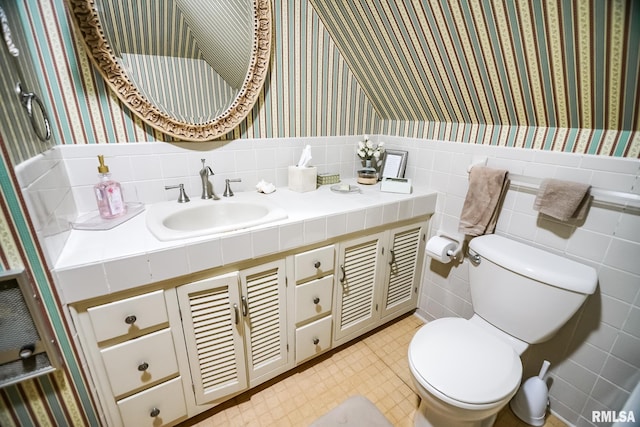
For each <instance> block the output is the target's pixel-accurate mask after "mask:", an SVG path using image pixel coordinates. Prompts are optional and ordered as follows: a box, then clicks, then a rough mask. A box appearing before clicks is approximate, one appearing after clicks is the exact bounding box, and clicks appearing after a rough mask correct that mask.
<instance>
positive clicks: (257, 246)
mask: <svg viewBox="0 0 640 427" xmlns="http://www.w3.org/2000/svg"><path fill="white" fill-rule="evenodd" d="M343 182H345V183H350V184H355V182H354V180H343ZM359 187H360V188H361V190H362V192H361V193H349V194H340V193H336V192H333V191H331V189H330V186H329V185H325V186H321V187H320V188H318V189H317V190H315V191H311V192H307V193H296V192H293V191H290V190H289V189H287V188H278V189H277V191H276V192H274V193H272V194H268V195H265V194H261V193H258V192H240V193H236V196H235V197H234V198H233V199H234V200H236V201H237V200H246V201H251V200H260V199H261V198H268V200H269V202H270V203H273V204H276V205H278V206H280V207H281V208H283V209H284V210H286V211H287V214H288V218H287V219H285V220H280V221H277V222H272V223H269V224H264V225H261V226H256V227H252V228H246V229H241V230H236V231H233V232H226V233H220V234H216V235H209V236H201V237H194V238H189V239H182V240H173V241H168V242H162V241H160V240H158V239H157V238H156V237H155V236H153V235H152V234H151V233H150V232H149V230H148V229H147V227H146V224H145V218H146V211H145V212H143V213H141V214H139V215H137V216H136V217H134V218H132V219H130V220H128V221H127V222H125V223H123V224H121V225H119V226H117V227H115V228H113V229H111V230H105V231H83V230H73V231H72V232H71V234H70V236H69V238H68V240H67V242H66V244H65V247H64V249H63V251H62V254H61V256H60V257H59V259H58V262H57V263H56V265H55V268H54V269H53V272H54V276H55V278H56V284H57V286H58V289H59V291H60V293H61V296H62V298H63V300H64V303H67V304H68V303H73V302H78V301H82V300H85V299H90V298H95V297H99V296H104V295H108V294H112V293H115V292H119V291H123V290H128V289H133V288H135V287H138V286H144V285H147V284H151V283H154V282H158V281H161V280H166V279H171V278H174V277H179V276H183V275H187V274H191V273H196V272H198V271H202V270H206V269H210V268H215V267H220V266H224V265H229V264H233V263H236V262H239V261H243V260H249V259H253V258H258V257H261V256H265V255H269V254H275V253H278V252H284V251H287V250H291V249H294V248H296V247H301V246H305V245H310V244H314V243H320V242H323V241H325V240H327V239H331V238H335V237H338V236H341V235H346V234H350V233H354V232H358V231H362V230H365V229H369V228H372V227H377V226H381V225H385V224H391V223H394V222H398V221H403V220H408V219H411V218H416V217H420V216H424V215H430V214H433V213H434V212H435V207H436V192H434V191H432V190H429V189H425V188H415V187H414V188H413V192H412V194H397V193H383V192H381V191H380V184H377V185H373V186H366V185H360V186H359ZM221 199H222V200H220V201H211V203H224V202H225V199H224V198H221ZM176 203H177V202H176Z"/></svg>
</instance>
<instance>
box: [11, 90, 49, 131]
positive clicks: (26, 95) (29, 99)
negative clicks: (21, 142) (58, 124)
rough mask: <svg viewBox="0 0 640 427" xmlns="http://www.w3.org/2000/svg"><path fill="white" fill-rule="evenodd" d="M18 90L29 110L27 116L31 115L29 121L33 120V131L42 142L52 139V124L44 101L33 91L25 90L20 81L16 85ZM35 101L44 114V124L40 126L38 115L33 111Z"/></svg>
mask: <svg viewBox="0 0 640 427" xmlns="http://www.w3.org/2000/svg"><path fill="white" fill-rule="evenodd" d="M16 92H17V93H18V96H19V97H20V103H21V104H22V106H23V107H24V109H25V110H26V111H27V117H29V121H30V122H31V127H32V128H33V131H34V132H35V133H36V136H37V137H38V139H39V140H40V141H42V142H46V141H48V140H50V139H51V126H50V124H49V116H47V110H45V108H44V104H43V103H42V101H40V98H38V95H36V94H35V93H33V92H25V91H24V90H23V89H22V85H21V84H20V82H18V84H17V85H16ZM34 103H35V105H36V106H37V107H38V109H39V110H40V115H41V116H42V126H40V125H39V124H38V122H37V120H36V117H35V114H34V111H33V104H34Z"/></svg>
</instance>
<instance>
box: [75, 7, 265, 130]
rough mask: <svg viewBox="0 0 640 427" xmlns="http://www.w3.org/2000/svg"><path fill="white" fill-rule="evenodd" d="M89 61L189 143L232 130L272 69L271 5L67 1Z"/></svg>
mask: <svg viewBox="0 0 640 427" xmlns="http://www.w3.org/2000/svg"><path fill="white" fill-rule="evenodd" d="M67 2H68V4H69V6H70V7H69V10H70V13H71V16H72V17H73V21H74V24H75V26H76V28H77V30H78V31H79V34H80V36H81V38H82V40H83V41H84V46H85V48H86V49H87V53H88V55H89V57H90V58H91V59H92V62H93V64H94V65H95V66H96V67H97V69H98V70H99V72H100V74H101V75H102V77H103V78H104V79H105V81H106V82H107V84H108V85H109V87H110V88H111V89H112V90H113V91H114V92H115V94H116V95H117V96H118V98H120V100H121V101H122V102H123V103H124V104H126V105H127V106H128V108H130V109H131V111H133V112H134V113H135V114H136V115H138V116H139V117H140V118H141V119H142V120H144V121H145V122H146V123H148V124H149V125H151V126H152V127H154V128H155V129H158V130H160V131H161V132H164V133H166V134H168V135H171V136H172V137H174V138H176V139H179V140H183V141H209V140H212V139H215V138H218V137H220V136H222V135H224V134H226V133H228V132H230V131H232V130H233V129H234V128H235V127H236V126H237V125H238V124H239V123H240V122H242V120H244V119H245V117H246V116H247V114H249V112H250V111H251V108H253V105H254V104H255V102H256V101H257V99H258V97H259V95H260V91H261V89H262V85H263V84H264V80H265V78H266V74H267V68H268V66H269V55H270V49H271V7H270V3H269V0H208V1H201V0H67Z"/></svg>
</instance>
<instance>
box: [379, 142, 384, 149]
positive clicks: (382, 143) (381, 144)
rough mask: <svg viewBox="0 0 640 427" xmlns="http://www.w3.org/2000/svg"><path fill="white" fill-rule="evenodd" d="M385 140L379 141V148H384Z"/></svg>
mask: <svg viewBox="0 0 640 427" xmlns="http://www.w3.org/2000/svg"><path fill="white" fill-rule="evenodd" d="M383 147H384V141H380V142H378V148H380V149H381V150H383V149H384V148H383Z"/></svg>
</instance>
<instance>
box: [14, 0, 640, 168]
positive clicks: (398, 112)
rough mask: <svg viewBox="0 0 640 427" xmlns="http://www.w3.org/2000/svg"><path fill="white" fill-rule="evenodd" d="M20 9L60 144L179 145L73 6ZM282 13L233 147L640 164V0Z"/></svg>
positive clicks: (58, 2) (415, 4)
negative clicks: (127, 95) (109, 67)
mask: <svg viewBox="0 0 640 427" xmlns="http://www.w3.org/2000/svg"><path fill="white" fill-rule="evenodd" d="M18 3H19V5H18V6H17V7H18V8H20V10H21V14H22V19H23V20H24V22H25V26H26V27H27V28H26V29H27V31H26V33H27V41H28V43H29V44H30V46H31V47H32V55H33V57H34V62H35V63H36V66H37V69H38V71H42V72H41V73H38V75H39V76H40V79H41V85H42V86H43V87H45V88H46V93H45V94H43V98H44V99H45V101H46V103H47V105H49V106H54V105H55V107H56V108H55V109H54V108H51V114H52V115H53V116H54V135H55V138H56V142H57V143H58V144H93V143H107V142H109V143H113V142H125V141H126V142H137V141H151V140H165V139H166V138H167V137H166V136H164V135H162V134H160V133H158V132H157V131H155V130H153V129H151V128H150V127H148V126H146V125H144V124H142V123H141V122H140V121H139V120H138V119H136V118H135V117H132V116H131V114H130V113H129V112H128V110H126V109H123V108H122V106H121V105H120V103H119V101H118V100H117V99H115V98H114V96H113V95H112V94H111V93H110V92H109V90H108V89H107V88H106V87H105V85H104V83H103V82H102V79H101V78H100V77H99V76H97V75H96V73H95V72H94V70H93V68H92V67H91V65H90V63H89V62H88V60H87V58H86V57H85V55H84V53H83V51H82V48H81V47H80V43H79V42H78V40H77V39H76V38H75V34H74V33H73V31H72V30H71V29H70V28H69V21H68V19H67V16H66V13H65V5H64V2H63V0H43V1H36V0H26V1H25V2H18ZM272 8H273V16H274V44H273V55H272V60H271V66H270V73H269V75H268V81H267V83H266V84H265V87H264V90H263V91H262V94H261V97H260V100H259V101H258V103H257V104H256V106H255V107H254V109H253V110H252V112H251V114H250V115H249V117H248V118H247V119H246V120H245V121H244V122H243V123H242V124H241V126H239V127H238V128H237V129H236V130H235V131H234V132H232V133H231V134H229V135H227V137H226V138H227V139H234V138H275V137H301V136H322V135H353V134H362V133H377V134H390V135H398V136H408V137H415V138H441V135H443V134H444V135H451V136H448V138H449V139H448V140H451V141H459V142H469V143H481V144H495V143H500V144H503V145H507V146H516V147H524V148H540V149H544V150H556V151H566V152H575V153H589V154H601V155H607V156H624V157H639V156H640V135H639V133H638V130H639V126H640V107H638V105H639V100H640V83H639V80H640V55H639V52H638V49H637V46H639V45H640V2H637V1H634V0H606V1H605V0H549V1H539V0H536V1H518V2H513V1H502V0H482V1H481V0H425V1H418V0H413V1H408V0H407V1H402V2H401V1H394V0H377V1H367V2H361V1H359V0H309V1H293V0H283V1H281V0H275V1H273V2H272ZM41 40H47V43H40V41H41ZM36 41H38V42H36ZM446 128H454V129H456V132H448V131H443V129H446ZM469 135H481V136H482V137H481V138H475V139H474V138H471V137H470V136H469ZM504 135H518V139H517V140H513V139H509V138H505V136H504Z"/></svg>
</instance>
